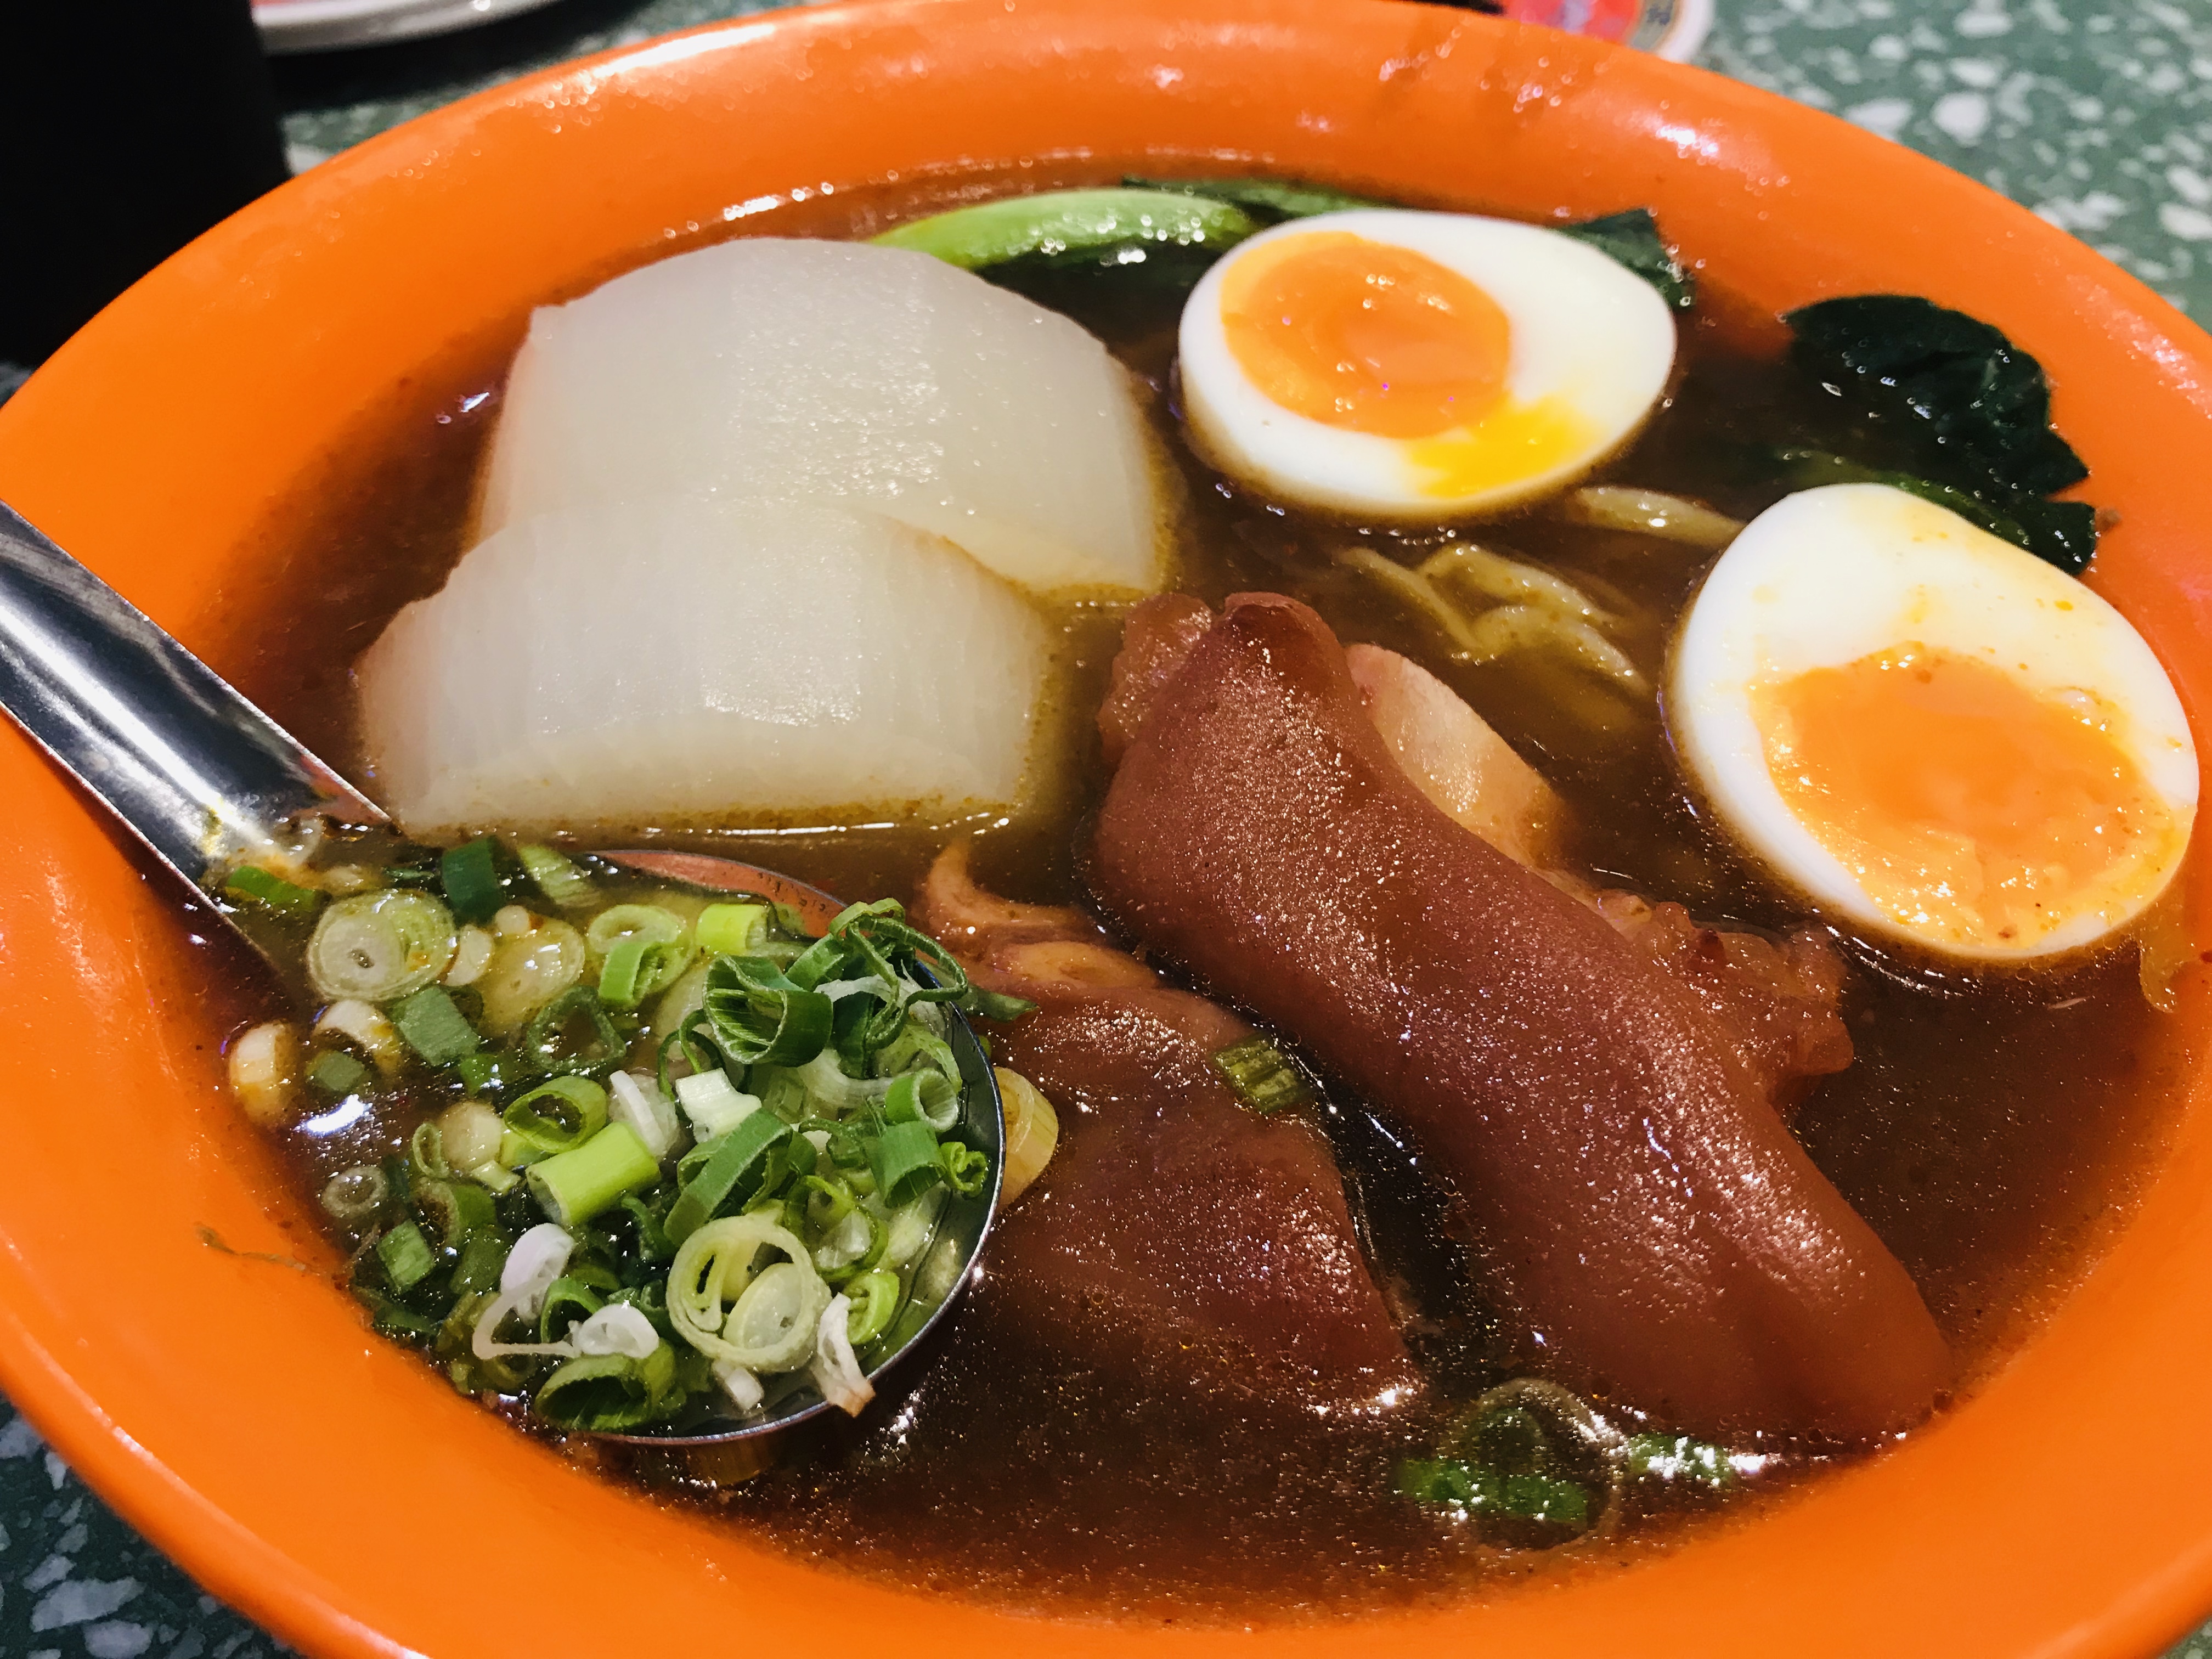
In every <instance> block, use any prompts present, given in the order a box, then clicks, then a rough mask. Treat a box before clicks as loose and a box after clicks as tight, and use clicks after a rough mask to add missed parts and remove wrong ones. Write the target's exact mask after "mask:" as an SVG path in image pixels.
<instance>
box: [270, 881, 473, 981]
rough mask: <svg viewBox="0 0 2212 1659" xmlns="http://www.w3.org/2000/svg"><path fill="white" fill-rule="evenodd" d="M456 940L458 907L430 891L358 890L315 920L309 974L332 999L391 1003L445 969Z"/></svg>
mask: <svg viewBox="0 0 2212 1659" xmlns="http://www.w3.org/2000/svg"><path fill="white" fill-rule="evenodd" d="M457 939H458V935H457V934H456V933H455V932H454V929H453V912H451V911H450V910H448V909H447V908H446V907H445V906H444V905H442V904H441V903H439V902H438V901H437V900H435V899H434V898H432V897H431V896H429V895H428V893H417V892H412V891H407V890H385V891H383V892H378V893H356V894H355V895H354V896H352V897H351V898H343V899H340V900H338V901H337V902H336V903H334V904H332V905H331V906H330V907H329V908H327V909H325V911H324V912H323V914H322V916H321V918H320V919H319V921H317V922H316V923H315V932H314V937H313V938H312V939H309V940H308V941H307V979H308V981H309V982H310V983H311V984H313V987H314V988H315V992H316V994H318V995H319V996H322V997H324V998H326V999H328V1000H331V1001H333V1002H335V1001H337V1000H341V999H343V998H348V997H354V998H358V999H359V1000H362V1001H363V1002H391V1001H393V1000H396V999H398V998H400V997H404V996H405V995H407V994H409V993H410V991H414V990H416V989H417V988H419V987H422V986H425V985H428V984H429V983H430V981H433V980H435V979H436V978H437V977H438V975H441V974H442V973H444V972H445V971H446V965H447V963H450V962H451V961H453V946H454V944H455V942H456V940H457Z"/></svg>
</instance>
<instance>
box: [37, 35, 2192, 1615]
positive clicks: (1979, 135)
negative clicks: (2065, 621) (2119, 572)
mask: <svg viewBox="0 0 2212 1659" xmlns="http://www.w3.org/2000/svg"><path fill="white" fill-rule="evenodd" d="M1101 3H1109V0H1101ZM764 9H767V8H766V7H765V6H763V5H760V4H757V3H748V0H560V3H557V4H555V5H553V6H551V7H549V8H548V9H545V10H544V11H541V12H537V13H533V14H530V15H526V16H522V17H518V18H513V19H511V20H509V21H505V22H502V23H499V24H496V25H494V26H492V27H487V28H483V29H480V30H477V31H476V32H475V33H471V34H464V35H456V36H450V37H447V38H446V39H444V40H432V41H425V42H421V43H416V44H413V45H410V46H385V47H377V48H374V49H370V50H367V51H361V52H341V53H331V54H325V55H322V56H320V57H317V58H290V59H282V60H279V61H278V64H277V66H276V69H277V84H278V91H279V94H280V96H281V98H282V99H283V103H284V106H285V108H286V111H287V113H286V117H285V126H286V133H287V137H289V140H290V141H291V143H292V144H293V145H294V147H295V149H294V153H295V165H301V164H307V163H312V162H313V161H314V160H316V159H317V158H318V157H319V156H320V155H325V154H327V153H329V152H331V151H333V150H336V149H343V148H344V147H345V146H346V145H348V144H351V143H358V142H359V141H360V140H361V139H362V138H365V137H368V136H369V135H370V134H372V133H374V132H378V131H382V130H383V129H384V128H386V127H387V126H390V125H393V124H394V123H395V122H398V121H401V120H404V119H405V118H408V117H410V116H411V115H416V114H419V113H420V112H422V111H423V110H426V109H428V108H431V107H434V106H436V105H438V104H441V103H443V102H446V101H447V100H450V99H452V98H454V97H458V96H459V95H460V94H463V93H465V92H471V91H474V90H476V89H477V88H480V87H484V86H489V85H492V84H494V83H495V82H498V81H500V80H502V79H505V78H507V76H512V75H514V74H517V73H520V72H521V71H523V70H528V69H532V68H536V67H538V66H539V65H541V64H550V63H555V62H557V61H559V60H561V59H562V58H570V57H574V56H577V55H580V54H581V53H584V52H598V51H601V50H604V49H605V48H606V47H609V46H618V45H622V44H625V43H628V42H631V41H635V40H645V39H647V38H649V37H651V36H653V35H655V34H660V33H665V32H667V31H668V30H671V29H677V28H683V27H687V26H689V25H691V24H694V23H701V22H706V21H710V20H712V19H714V18H717V17H724V16H730V15H736V14H738V13H743V12H750V11H758V10H764ZM1697 61H1698V62H1699V63H1700V64H1704V65H1705V67H1707V68H1709V69H1714V70H1720V71H1722V72H1723V73H1724V74H1729V75H1733V76H1740V77H1741V78H1742V79H1744V80H1747V81H1750V82H1755V83H1757V84H1758V85H1760V86H1764V87H1769V88H1773V89H1775V90H1776V91H1778V92H1783V93H1786V94H1789V95H1790V96H1791V97H1793V98H1797V99H1801V100H1803V101H1805V102H1806V103H1808V104H1813V105H1816V106H1819V107H1820V108H1822V109H1827V110H1833V111H1836V112H1838V113H1840V114H1842V115H1844V116H1845V117H1847V118H1849V119H1850V120H1852V121H1855V122H1857V123H1858V125H1861V126H1863V127H1867V128H1870V129H1871V130H1873V131H1876V132H1879V133H1881V134H1882V135H1884V136H1885V137H1890V138H1894V139H1897V140H1899V141H1900V142H1902V143H1907V144H1910V145H1911V146H1913V147H1914V148H1915V149H1920V150H1923V151H1925V152H1926V153H1927V154H1928V155H1932V156H1934V157H1936V159H1937V160H1938V161H1943V162H1945V163H1947V164H1948V165H1949V166H1951V167H1957V168H1958V169H1959V170H1960V171H1961V172H1963V173H1969V174H1971V175H1972V176H1973V177H1975V178H1977V179H1982V180H1984V182H1985V183H1987V184H1989V185H1991V186H1993V187H1994V188H1996V189H1997V190H2000V191H2004V192H2005V193H2006V194H2008V195H2009V196H2012V197H2015V199H2017V200H2019V201H2021V202H2023V203H2026V204H2027V205H2028V206H2030V207H2031V208H2033V210H2035V211H2036V212H2037V213H2039V214H2040V215H2042V216H2043V217H2045V219H2048V220H2050V221H2051V222H2052V223H2053V224H2056V225H2059V226H2061V227H2063V228H2065V229H2067V230H2069V231H2072V232H2074V233H2075V234H2076V235H2079V236H2081V237H2082V238H2084V239H2085V240H2087V241H2088V242H2089V243H2090V244H2091V245H2092V246H2094V247H2095V248H2096V249H2097V250H2098V251H2099V252H2101V253H2103V254H2105V255H2106V256H2107V257H2108V258H2112V259H2113V260H2115V261H2116V262H2117V263H2118V264H2121V265H2123V266H2124V267H2125V268H2126V269H2127V270H2130V271H2132V272H2134V273H2135V274H2136V276H2140V277H2142V279H2143V281H2145V282H2146V283H2149V284H2150V285H2151V286H2152V287H2153V288H2154V289H2157V290H2158V291H2159V292H2160V294H2162V295H2165V296H2166V298H2167V299H2169V300H2171V301H2173V302H2174V303H2175V304H2176V305H2178V306H2180V307H2182V308H2183V309H2184V310H2185V311H2187V312H2188V313H2190V314H2191V316H2193V317H2195V318H2196V319H2197V320H2198V321H2199V322H2203V323H2207V324H2212V4H2208V3H2207V0H2187V3H2186V4H2185V3H2182V0H1717V17H1716V18H1715V21H1714V24H1713V27H1712V31H1711V34H1710V35H1708V36H1707V38H1706V40H1705V46H1704V48H1703V50H1702V51H1701V52H1699V54H1698V58H1697ZM286 1651H288V1650H287V1649H285V1648H284V1647H283V1646H282V1645H281V1644H278V1643H277V1642H276V1641H275V1640H274V1639H273V1638H270V1636H268V1635H267V1634H266V1633H264V1632H262V1631H260V1630H258V1629H257V1628H256V1627H255V1626H252V1624H250V1623H248V1622H247V1621H246V1620H243V1619H240V1618H239V1617H238V1616H237V1615H236V1614H234V1613H232V1612H231V1611H230V1610H229V1609H228V1608H227V1607H222V1606H221V1605H220V1604H219V1603H217V1602H216V1601H214V1600H213V1599H212V1598H211V1597H210V1596H207V1595H203V1594H202V1593H201V1592H200V1590H199V1589H198V1587H197V1586H196V1585H195V1584H193V1583H192V1582H191V1580H190V1579H189V1578H187V1577H185V1575H184V1574H183V1573H182V1572H181V1571H179V1570H178V1569H177V1568H176V1567H174V1566H173V1565H171V1564H170V1563H169V1562H168V1561H167V1559H165V1558H164V1557H162V1556H161V1554H160V1553H158V1552H156V1551H155V1550H154V1549H153V1548H152V1547H150V1546H149V1545H147V1544H146V1543H145V1542H144V1541H142V1540H141V1539H140V1538H138V1536H137V1534H135V1533H133V1532H132V1531H131V1528H129V1527H127V1526H126V1525H125V1524H124V1522H121V1521H120V1520H118V1518H117V1517H116V1516H114V1515H113V1514H112V1512H111V1511H110V1510H108V1509H107V1508H106V1505H104V1504H101V1503H100V1500H99V1499H98V1498H95V1497H94V1496H93V1495H92V1493H91V1492H89V1491H88V1489H87V1488H86V1487H85V1486H83V1484H82V1482H80V1481H79V1480H77V1479H76V1476H75V1475H74V1474H71V1473H70V1470H69V1468H67V1467H66V1466H65V1465H64V1463H63V1462H62V1461H61V1460H60V1459H59V1458H58V1457H57V1456H55V1455H54V1454H53V1453H52V1452H51V1451H49V1450H47V1449H46V1447H45V1446H44V1445H43V1444H42V1443H40V1440H39V1437H37V1435H36V1434H34V1433H33V1431H32V1430H31V1428H30V1425H28V1424H27V1423H25V1422H23V1421H22V1420H21V1419H19V1418H17V1417H15V1414H14V1413H12V1412H9V1411H8V1410H7V1408H6V1407H5V1406H4V1405H0V1655H6V1656H9V1659H76V1656H79V1655H88V1656H90V1659H141V1656H153V1659H266V1656H270V1655H274V1654H280V1653H283V1652H286ZM2169 1659H2212V1626H2208V1627H2207V1629H2206V1630H2205V1631H2203V1632H2199V1633H2198V1634H2197V1636H2195V1637H2193V1638H2190V1640H2188V1641H2187V1642H2185V1643H2184V1644H2182V1646H2180V1647H2179V1648H2177V1649H2176V1650H2174V1651H2173V1653H2172V1655H2171V1656H2169Z"/></svg>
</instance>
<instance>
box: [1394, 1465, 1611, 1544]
mask: <svg viewBox="0 0 2212 1659" xmlns="http://www.w3.org/2000/svg"><path fill="white" fill-rule="evenodd" d="M1395 1484H1396V1486H1397V1489H1398V1491H1399V1492H1401V1493H1402V1494H1403V1495H1404V1496H1406V1497H1407V1498H1416V1499H1418V1500H1419V1501H1420V1502H1422V1503H1424V1504H1438V1505H1442V1506H1445V1507H1449V1508H1453V1509H1461V1510H1479V1511H1483V1512H1486V1513H1489V1514H1492V1515H1498V1516H1508V1517H1510V1518H1511V1519H1513V1520H1516V1521H1541V1522H1546V1523H1547V1524H1548V1525H1551V1526H1554V1527H1564V1528H1567V1529H1568V1530H1570V1531H1573V1532H1580V1531H1582V1530H1583V1528H1586V1527H1588V1526H1589V1520H1590V1497H1589V1489H1588V1488H1587V1487H1584V1486H1582V1485H1580V1484H1579V1483H1577V1482H1576V1481H1572V1480H1559V1479H1557V1478H1556V1477H1554V1476H1552V1475H1546V1474H1498V1472H1497V1471H1496V1470H1494V1469H1491V1468H1485V1467H1484V1466H1483V1465H1481V1464H1480V1463H1469V1462H1464V1461H1463V1460H1462V1459H1460V1458H1456V1457H1439V1458H1431V1459H1413V1460H1408V1461H1407V1462H1402V1463H1401V1464H1400V1465H1399V1466H1398V1470H1397V1476H1396V1482H1395Z"/></svg>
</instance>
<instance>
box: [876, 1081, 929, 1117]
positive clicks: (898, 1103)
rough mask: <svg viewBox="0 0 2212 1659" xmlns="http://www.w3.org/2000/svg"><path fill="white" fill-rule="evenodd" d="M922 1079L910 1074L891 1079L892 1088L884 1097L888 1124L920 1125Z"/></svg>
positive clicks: (885, 1115)
mask: <svg viewBox="0 0 2212 1659" xmlns="http://www.w3.org/2000/svg"><path fill="white" fill-rule="evenodd" d="M921 1118H922V1111H921V1076H920V1074H919V1073H914V1072H908V1073H903V1074H902V1075H901V1076H898V1077H896V1078H893V1079H891V1086H890V1090H889V1091H887V1092H886V1093H885V1094H884V1122H886V1123H919V1122H921Z"/></svg>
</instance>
